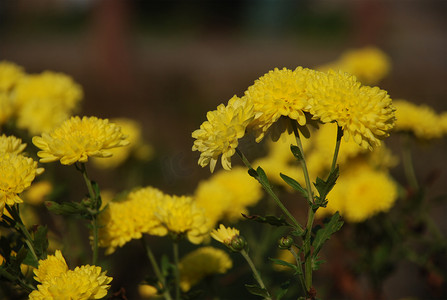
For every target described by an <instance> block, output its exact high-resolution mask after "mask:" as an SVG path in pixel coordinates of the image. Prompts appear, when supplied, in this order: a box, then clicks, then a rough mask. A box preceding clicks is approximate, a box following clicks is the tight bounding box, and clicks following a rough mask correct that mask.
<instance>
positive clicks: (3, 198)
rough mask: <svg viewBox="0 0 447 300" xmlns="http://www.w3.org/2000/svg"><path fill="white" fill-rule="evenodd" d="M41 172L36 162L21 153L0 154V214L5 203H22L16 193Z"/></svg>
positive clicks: (25, 187) (22, 189) (26, 186)
mask: <svg viewBox="0 0 447 300" xmlns="http://www.w3.org/2000/svg"><path fill="white" fill-rule="evenodd" d="M42 172H43V169H42V168H38V167H37V162H35V161H34V160H33V159H32V158H29V157H25V156H23V155H21V154H15V153H3V154H1V155H0V174H1V176H0V208H1V210H0V214H1V213H2V212H3V207H4V206H5V204H7V205H13V204H14V203H22V202H23V200H22V199H21V198H20V197H19V195H18V194H20V193H21V192H23V191H24V190H25V189H27V188H28V187H29V186H30V185H31V182H32V181H33V180H34V178H35V176H36V175H39V174H41V173H42Z"/></svg>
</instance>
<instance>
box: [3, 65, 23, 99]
mask: <svg viewBox="0 0 447 300" xmlns="http://www.w3.org/2000/svg"><path fill="white" fill-rule="evenodd" d="M24 75H25V72H24V71H23V68H22V67H20V66H18V65H16V64H14V63H12V62H9V61H5V60H3V61H0V93H1V92H9V91H10V90H11V88H13V87H14V85H15V84H17V82H18V81H19V80H20V78H22V77H23V76H24Z"/></svg>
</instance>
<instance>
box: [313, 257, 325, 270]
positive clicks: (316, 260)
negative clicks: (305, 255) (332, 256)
mask: <svg viewBox="0 0 447 300" xmlns="http://www.w3.org/2000/svg"><path fill="white" fill-rule="evenodd" d="M325 262H326V261H325V260H322V259H319V257H312V270H314V271H316V270H318V269H319V268H320V265H321V264H323V263H325Z"/></svg>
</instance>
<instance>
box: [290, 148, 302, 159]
mask: <svg viewBox="0 0 447 300" xmlns="http://www.w3.org/2000/svg"><path fill="white" fill-rule="evenodd" d="M290 151H292V154H293V156H295V158H296V159H298V160H303V154H302V153H301V151H300V148H298V146H295V145H290Z"/></svg>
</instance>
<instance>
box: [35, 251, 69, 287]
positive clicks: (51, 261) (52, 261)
mask: <svg viewBox="0 0 447 300" xmlns="http://www.w3.org/2000/svg"><path fill="white" fill-rule="evenodd" d="M67 271H68V266H67V263H66V262H65V258H64V257H63V256H62V253H61V251H60V250H56V252H55V253H54V255H48V256H47V258H46V259H41V260H39V267H38V268H37V269H34V275H36V276H34V279H36V281H38V282H40V283H43V282H45V281H48V280H51V279H52V278H54V277H57V276H59V275H61V274H62V273H65V272H67Z"/></svg>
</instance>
